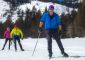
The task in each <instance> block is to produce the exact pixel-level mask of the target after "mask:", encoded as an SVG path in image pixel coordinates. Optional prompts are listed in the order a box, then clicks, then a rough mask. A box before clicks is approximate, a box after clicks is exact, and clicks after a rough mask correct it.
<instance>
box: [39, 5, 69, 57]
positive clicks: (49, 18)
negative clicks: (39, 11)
mask: <svg viewBox="0 0 85 60" xmlns="http://www.w3.org/2000/svg"><path fill="white" fill-rule="evenodd" d="M43 25H44V28H45V30H46V31H45V32H46V36H47V40H48V52H49V57H50V58H51V57H52V54H53V53H52V37H53V38H54V39H55V40H56V42H57V44H58V46H59V48H60V50H61V53H62V55H63V56H64V57H68V54H67V53H65V51H64V48H63V45H62V42H61V40H60V34H59V32H60V31H61V30H62V27H61V21H60V18H59V16H58V15H57V14H56V13H54V6H53V5H50V6H49V10H48V12H46V13H44V14H43V16H42V17H41V20H40V24H39V27H40V28H42V26H43Z"/></svg>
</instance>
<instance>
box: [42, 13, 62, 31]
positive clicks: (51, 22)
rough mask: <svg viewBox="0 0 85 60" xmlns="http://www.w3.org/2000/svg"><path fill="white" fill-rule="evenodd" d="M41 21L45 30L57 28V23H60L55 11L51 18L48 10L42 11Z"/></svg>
mask: <svg viewBox="0 0 85 60" xmlns="http://www.w3.org/2000/svg"><path fill="white" fill-rule="evenodd" d="M41 22H43V23H44V28H45V29H46V30H49V29H57V28H58V27H59V25H61V21H60V18H59V16H58V15H57V14H56V13H54V15H53V18H52V19H51V18H50V15H49V13H48V12H47V13H44V14H43V15H42V17H41Z"/></svg>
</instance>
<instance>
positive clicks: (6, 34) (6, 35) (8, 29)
mask: <svg viewBox="0 0 85 60" xmlns="http://www.w3.org/2000/svg"><path fill="white" fill-rule="evenodd" d="M4 38H5V39H6V40H5V43H4V46H3V48H2V50H4V48H5V46H6V44H7V42H8V41H9V50H10V43H11V38H10V28H9V27H7V29H6V31H5V32H4Z"/></svg>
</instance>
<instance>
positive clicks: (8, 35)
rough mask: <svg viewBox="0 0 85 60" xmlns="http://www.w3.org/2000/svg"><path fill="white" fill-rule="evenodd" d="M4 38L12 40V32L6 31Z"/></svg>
mask: <svg viewBox="0 0 85 60" xmlns="http://www.w3.org/2000/svg"><path fill="white" fill-rule="evenodd" d="M4 37H5V38H10V31H7V30H6V31H5V32H4Z"/></svg>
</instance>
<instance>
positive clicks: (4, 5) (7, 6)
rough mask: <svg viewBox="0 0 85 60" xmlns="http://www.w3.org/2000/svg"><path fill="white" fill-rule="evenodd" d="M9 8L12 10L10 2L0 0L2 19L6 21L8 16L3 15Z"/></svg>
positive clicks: (0, 15)
mask: <svg viewBox="0 0 85 60" xmlns="http://www.w3.org/2000/svg"><path fill="white" fill-rule="evenodd" d="M7 10H10V7H9V4H8V3H7V2H5V1H3V0H0V21H2V22H4V21H6V17H7V16H5V17H3V15H4V13H6V12H7Z"/></svg>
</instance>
